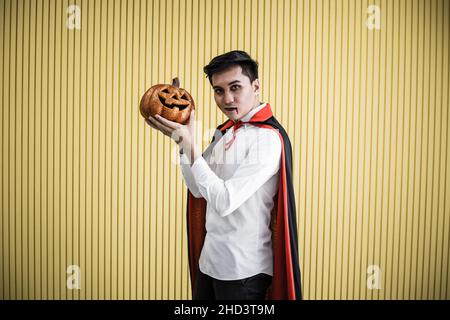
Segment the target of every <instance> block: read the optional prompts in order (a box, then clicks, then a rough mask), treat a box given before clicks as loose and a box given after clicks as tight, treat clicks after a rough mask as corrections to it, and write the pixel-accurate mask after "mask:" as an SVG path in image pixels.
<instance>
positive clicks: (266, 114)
mask: <svg viewBox="0 0 450 320" xmlns="http://www.w3.org/2000/svg"><path fill="white" fill-rule="evenodd" d="M272 116H273V113H272V109H271V108H270V104H269V103H266V105H265V106H264V108H262V109H261V110H259V111H258V112H256V113H255V114H254V115H253V116H252V117H251V118H250V120H249V121H244V122H241V121H238V122H236V123H235V122H234V121H233V120H230V119H228V121H227V122H225V124H224V125H223V127H222V128H221V130H226V129H228V128H231V127H233V126H234V127H237V126H240V125H242V124H244V123H252V122H263V121H266V120H267V119H269V118H270V117H272Z"/></svg>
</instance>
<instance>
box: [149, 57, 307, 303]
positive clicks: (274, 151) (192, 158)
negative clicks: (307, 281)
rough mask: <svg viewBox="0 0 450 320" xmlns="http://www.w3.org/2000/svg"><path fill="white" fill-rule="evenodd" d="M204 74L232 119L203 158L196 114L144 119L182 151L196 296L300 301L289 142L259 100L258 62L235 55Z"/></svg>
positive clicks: (214, 61)
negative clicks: (182, 120) (182, 119)
mask: <svg viewBox="0 0 450 320" xmlns="http://www.w3.org/2000/svg"><path fill="white" fill-rule="evenodd" d="M204 71H205V73H206V75H207V77H208V79H209V81H210V83H211V85H212V88H213V90H214V99H215V101H216V103H217V106H218V107H219V108H220V110H221V111H222V112H223V113H224V114H225V115H226V116H227V117H228V120H227V121H226V122H225V123H223V124H222V125H220V126H219V127H218V128H217V130H216V134H215V135H214V137H213V141H212V143H211V145H210V146H209V147H208V148H207V149H206V151H205V152H204V153H203V154H201V152H200V150H199V147H198V146H197V145H196V143H195V141H194V134H193V132H194V130H193V121H194V118H195V113H194V111H193V112H192V113H191V118H190V121H189V124H187V125H180V124H177V123H174V122H171V121H168V120H166V119H163V118H161V117H159V116H157V117H156V118H152V119H150V120H148V121H147V123H148V124H149V125H150V126H152V127H153V128H155V129H158V130H160V131H161V132H163V133H164V134H165V135H167V136H170V137H171V138H173V139H174V140H175V141H176V142H177V143H178V144H179V146H180V153H181V170H182V173H183V177H184V180H185V183H186V185H187V187H188V208H187V211H188V212H187V213H188V220H187V223H188V237H189V243H188V246H189V264H190V272H191V283H192V288H193V298H194V299H239V300H241V299H242V300H246V299H265V298H271V299H300V298H301V285H300V269H299V263H298V252H297V229H296V213H295V199H294V191H293V187H292V152H291V145H290V141H289V138H288V136H287V134H286V132H285V131H284V129H283V128H282V126H281V125H280V124H279V123H278V121H277V120H276V119H275V118H274V117H273V115H272V110H271V109H270V105H269V104H268V103H261V102H260V101H259V99H258V96H259V90H260V83H259V80H258V64H257V63H256V61H254V60H253V59H252V58H251V57H250V56H249V55H248V54H247V53H245V52H243V51H231V52H228V53H225V54H223V55H220V56H217V57H215V58H214V59H212V60H211V62H210V63H209V64H208V65H207V66H205V68H204Z"/></svg>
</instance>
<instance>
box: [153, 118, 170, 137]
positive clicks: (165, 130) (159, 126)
mask: <svg viewBox="0 0 450 320" xmlns="http://www.w3.org/2000/svg"><path fill="white" fill-rule="evenodd" d="M148 121H149V122H150V123H151V124H152V125H153V128H155V129H156V130H159V131H161V132H162V133H164V134H165V135H168V136H170V135H171V134H172V131H173V129H170V128H168V127H166V126H165V125H164V124H162V123H161V122H159V121H158V120H156V119H155V118H154V117H152V116H150V117H149V118H148Z"/></svg>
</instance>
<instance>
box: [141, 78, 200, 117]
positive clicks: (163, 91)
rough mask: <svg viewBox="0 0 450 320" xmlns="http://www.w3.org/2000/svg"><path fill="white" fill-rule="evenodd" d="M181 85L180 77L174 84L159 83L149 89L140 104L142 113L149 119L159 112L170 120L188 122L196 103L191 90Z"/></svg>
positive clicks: (174, 80)
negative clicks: (180, 86)
mask: <svg viewBox="0 0 450 320" xmlns="http://www.w3.org/2000/svg"><path fill="white" fill-rule="evenodd" d="M179 85H180V84H179V80H178V78H175V79H173V85H167V84H157V85H154V86H152V87H151V88H150V89H148V90H147V91H146V92H145V93H144V95H143V96H142V98H141V103H140V105H139V108H140V111H141V115H142V116H143V117H144V118H146V119H147V118H149V117H150V116H155V115H157V114H159V115H160V116H161V117H163V118H166V119H167V120H170V121H175V122H178V123H181V124H185V123H187V122H188V120H189V117H190V115H191V111H192V110H193V109H195V103H194V99H192V96H191V95H190V94H189V92H187V91H186V90H184V89H182V88H179Z"/></svg>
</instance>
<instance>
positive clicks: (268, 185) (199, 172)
mask: <svg viewBox="0 0 450 320" xmlns="http://www.w3.org/2000/svg"><path fill="white" fill-rule="evenodd" d="M264 107H265V104H262V105H260V106H258V107H256V108H255V109H253V110H251V111H250V112H249V113H248V114H247V115H246V116H245V117H243V118H242V119H241V120H242V121H249V120H250V119H251V117H252V116H253V115H254V114H255V113H257V112H258V111H260V110H261V109H262V108H264ZM232 131H233V128H230V129H228V131H227V132H226V133H225V134H224V136H223V137H222V138H220V140H219V141H218V142H217V144H216V145H215V146H214V148H213V149H212V152H211V153H210V154H209V156H207V159H204V158H203V157H199V158H198V159H197V160H196V161H195V162H194V163H193V164H192V166H191V165H190V163H189V159H188V157H187V156H186V155H185V154H183V155H182V156H181V161H180V162H181V171H182V174H183V177H184V181H185V183H186V185H187V187H188V188H189V190H190V191H191V193H192V194H193V196H194V197H197V198H200V197H203V198H205V200H206V202H207V207H206V226H205V227H206V236H205V242H204V245H203V249H202V252H201V255H200V261H199V268H200V271H201V272H203V273H205V274H207V275H209V276H211V277H213V278H216V279H219V280H238V279H244V278H247V277H251V276H253V275H256V274H258V273H266V274H268V275H272V274H273V261H272V259H273V252H272V239H271V231H270V229H269V227H270V220H271V211H272V208H273V206H274V199H273V198H274V196H275V194H276V193H277V191H278V180H279V169H280V159H281V141H280V138H279V136H278V133H277V132H275V131H274V130H272V129H266V128H260V127H257V126H254V125H251V124H244V125H243V126H241V127H240V128H239V129H238V130H237V131H236V139H235V141H234V142H233V144H232V145H231V147H230V148H229V149H228V150H225V147H224V145H225V143H226V142H228V141H230V139H231V138H232V136H233V132H232Z"/></svg>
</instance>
